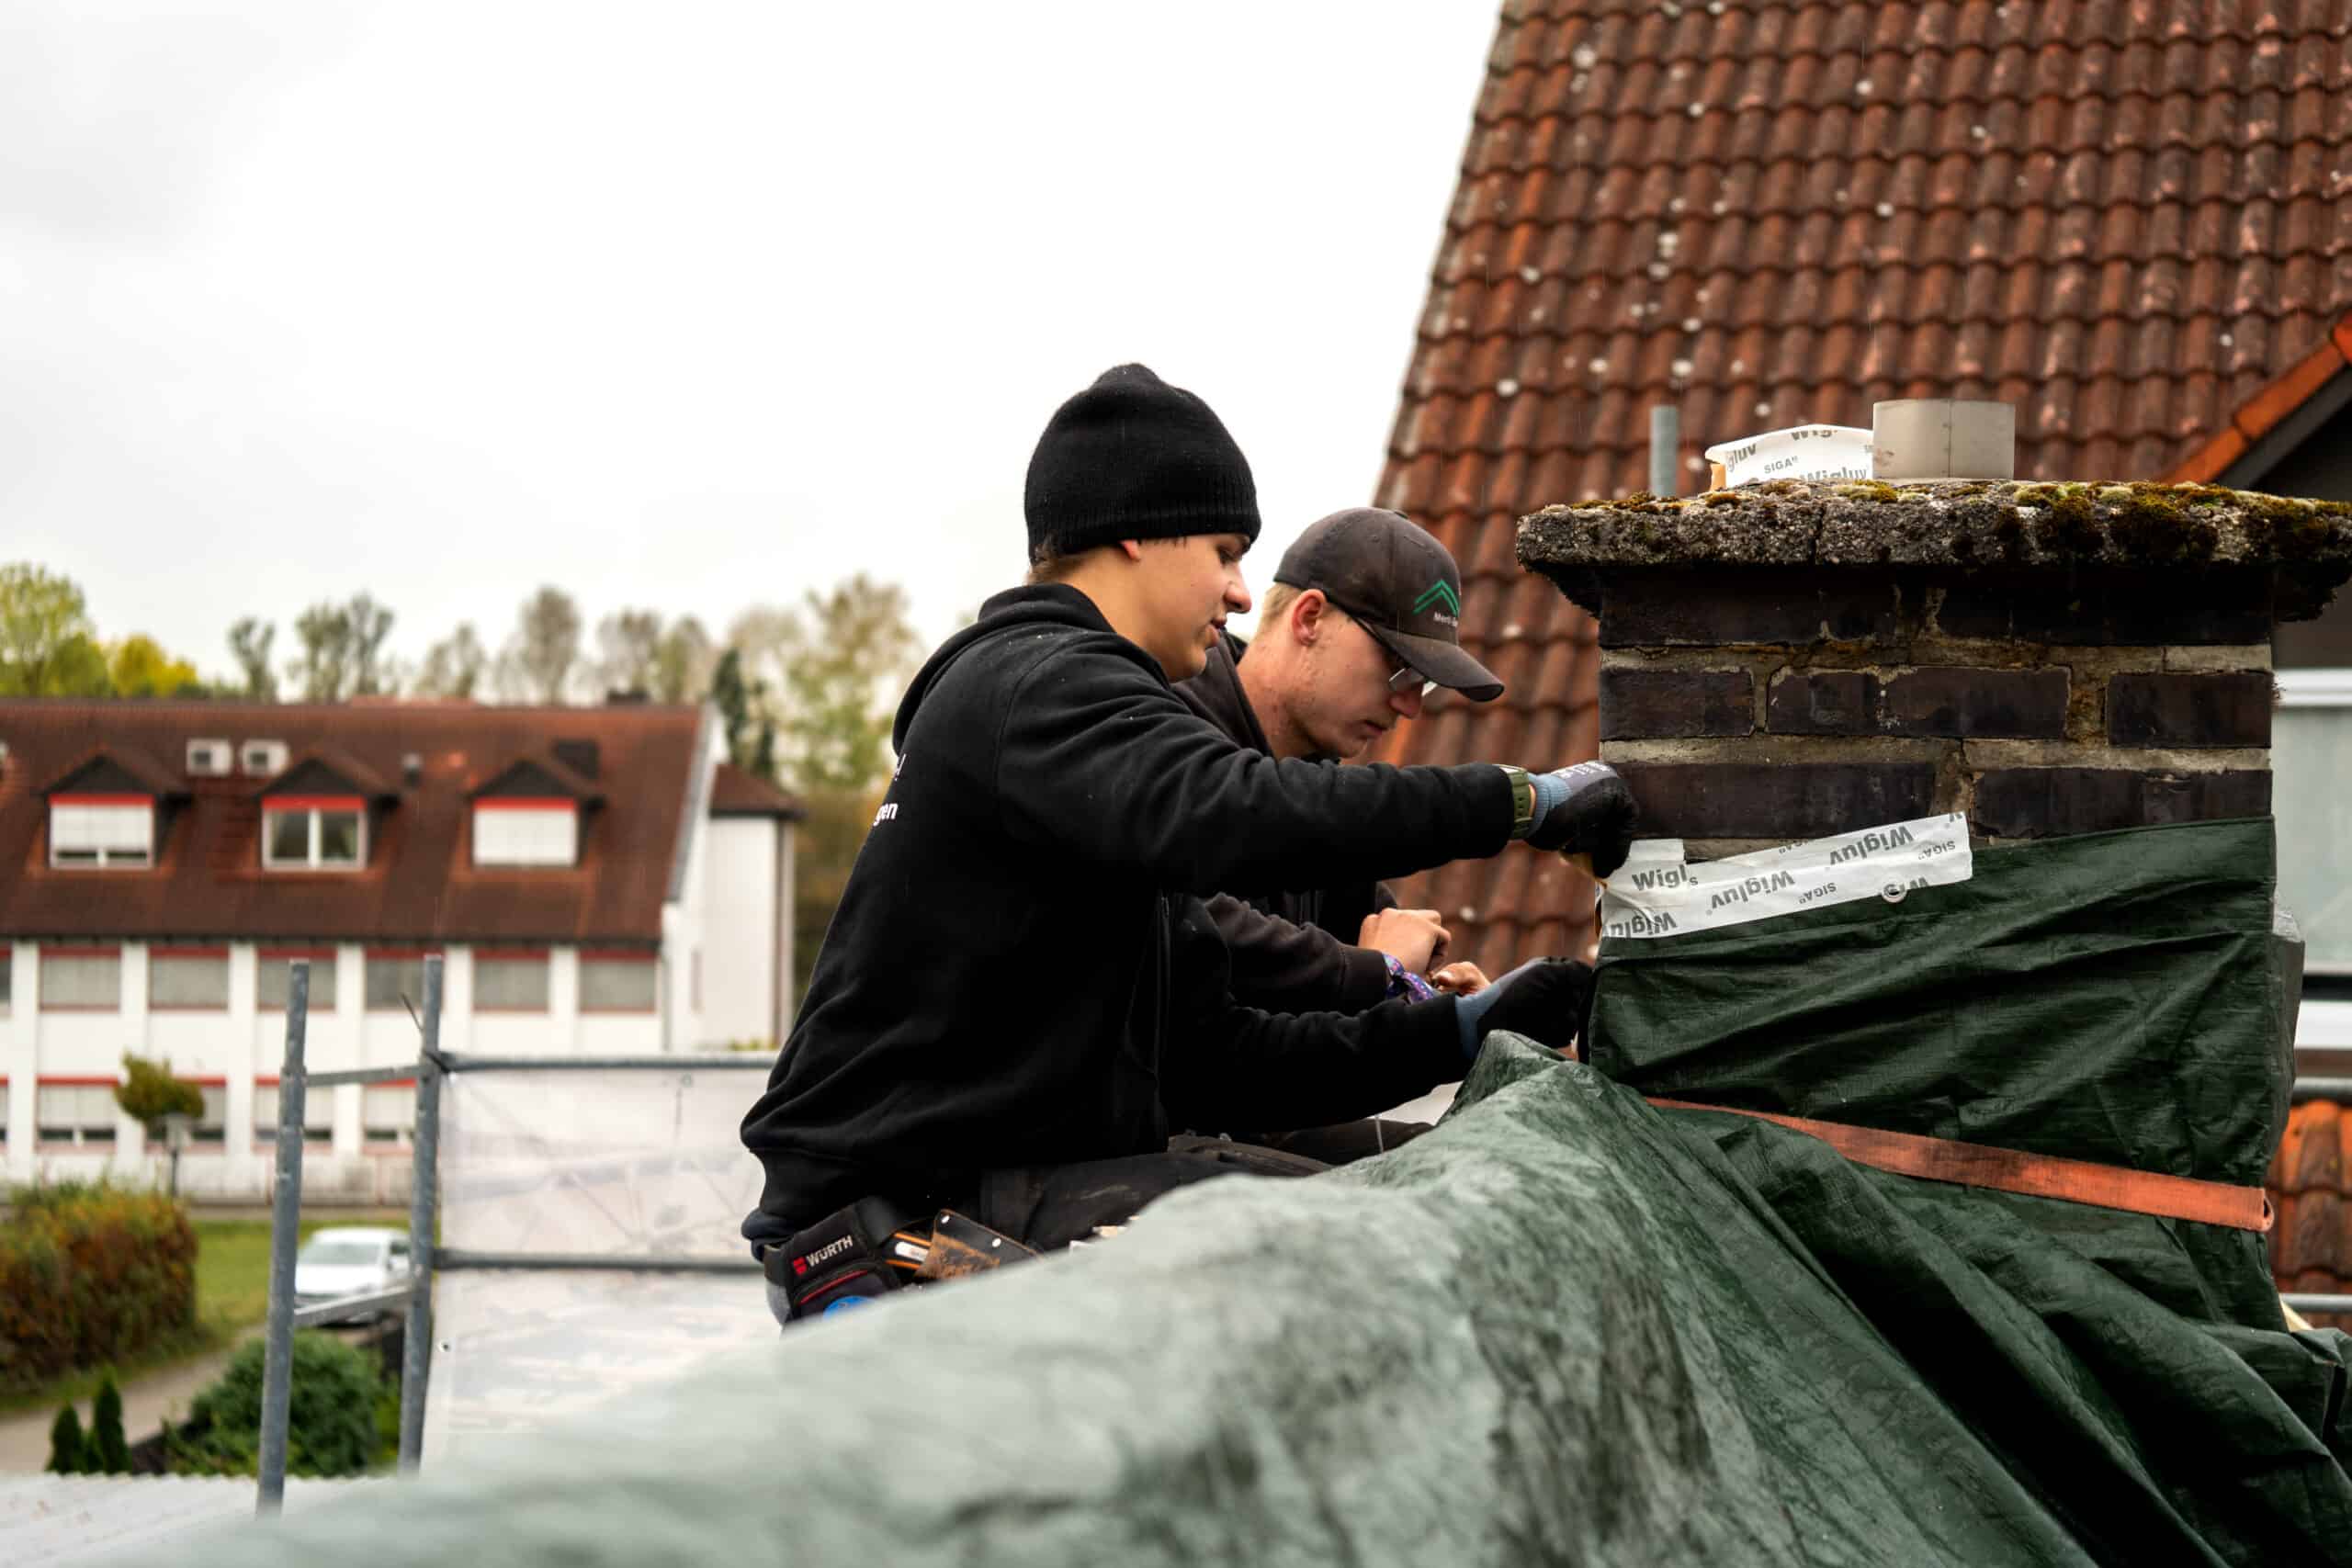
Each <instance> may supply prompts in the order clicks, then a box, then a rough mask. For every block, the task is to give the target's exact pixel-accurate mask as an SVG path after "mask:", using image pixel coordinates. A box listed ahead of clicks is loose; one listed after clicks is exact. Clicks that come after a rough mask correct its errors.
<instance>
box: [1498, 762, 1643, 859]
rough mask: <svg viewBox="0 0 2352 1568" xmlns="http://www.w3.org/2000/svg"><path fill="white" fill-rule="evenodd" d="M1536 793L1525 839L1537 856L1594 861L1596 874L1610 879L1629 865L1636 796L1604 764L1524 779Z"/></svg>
mask: <svg viewBox="0 0 2352 1568" xmlns="http://www.w3.org/2000/svg"><path fill="white" fill-rule="evenodd" d="M1526 777H1527V783H1528V785H1529V787H1530V788H1531V789H1532V791H1533V792H1534V796H1535V798H1534V803H1533V807H1534V808H1533V810H1532V812H1531V814H1530V820H1529V822H1528V825H1527V829H1526V832H1525V834H1524V835H1523V836H1524V837H1525V838H1526V840H1527V841H1528V842H1529V843H1531V844H1533V845H1534V846H1535V847H1536V848H1537V849H1539V850H1557V851H1559V852H1561V853H1562V854H1567V855H1590V856H1591V857H1592V874H1594V875H1595V876H1607V875H1608V874H1610V873H1611V872H1613V871H1615V870H1616V869H1617V868H1618V867H1619V866H1621V865H1623V864H1624V863H1625V852H1627V851H1628V850H1630V849H1632V848H1633V845H1634V794H1633V791H1631V790H1629V789H1627V788H1626V787H1625V781H1624V780H1623V779H1622V778H1619V777H1618V776H1617V770H1616V769H1614V768H1612V767H1611V766H1610V765H1609V764H1608V763H1606V762H1578V763H1577V765H1576V766H1574V767H1572V768H1561V769H1558V770H1556V771H1555V772H1553V773H1530V774H1528V775H1526Z"/></svg>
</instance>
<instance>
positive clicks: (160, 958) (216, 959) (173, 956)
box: [147, 945, 230, 1012]
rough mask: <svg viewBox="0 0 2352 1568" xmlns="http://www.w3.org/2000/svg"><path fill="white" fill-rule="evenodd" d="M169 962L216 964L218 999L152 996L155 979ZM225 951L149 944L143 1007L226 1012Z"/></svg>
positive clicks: (154, 1009)
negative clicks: (189, 999)
mask: <svg viewBox="0 0 2352 1568" xmlns="http://www.w3.org/2000/svg"><path fill="white" fill-rule="evenodd" d="M167 964H218V965H220V1000H219V1001H217V1002H167V1001H164V1000H163V999H162V998H159V997H157V996H156V995H155V989H156V987H155V982H156V980H157V979H158V978H160V977H161V976H162V974H163V972H164V966H165V965H167ZM229 986H230V980H229V950H228V949H227V948H225V947H164V946H161V945H157V946H153V947H150V948H149V949H148V950H147V1010H149V1011H150V1012H226V1011H228V1010H229Z"/></svg>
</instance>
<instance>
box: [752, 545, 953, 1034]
mask: <svg viewBox="0 0 2352 1568" xmlns="http://www.w3.org/2000/svg"><path fill="white" fill-rule="evenodd" d="M728 641H729V655H728V657H729V658H734V657H736V656H737V655H738V654H740V655H741V658H740V660H739V663H738V667H737V669H736V671H735V674H734V679H733V686H734V688H735V690H733V691H728V690H723V689H722V682H720V681H719V680H718V679H716V678H715V679H714V681H713V682H712V691H711V700H712V701H713V702H714V703H716V704H717V705H718V708H719V711H720V712H721V713H722V714H724V715H727V716H728V719H729V723H728V742H729V751H730V752H731V753H733V754H734V756H735V760H736V761H738V762H739V763H741V764H742V765H743V766H745V767H749V768H752V771H753V772H755V773H760V774H761V775H762V776H763V777H765V778H769V779H771V780H773V781H775V782H776V783H779V784H783V785H785V786H786V788H788V789H791V790H793V791H794V792H796V793H797V794H798V795H799V796H800V798H801V802H802V804H803V805H804V806H805V807H807V809H808V813H809V815H808V817H807V818H806V819H805V820H803V821H802V822H801V823H800V824H799V825H798V827H797V828H796V829H794V832H795V836H796V843H795V850H794V855H793V953H794V957H795V960H796V967H797V970H798V973H797V975H796V976H794V982H795V986H794V994H795V995H799V994H802V993H804V992H805V991H806V990H807V988H808V981H809V973H810V971H811V970H812V968H813V967H814V966H815V964H816V961H817V950H818V948H819V947H820V945H821V944H822V942H823V941H824V936H825V929H826V927H827V926H829V925H831V923H832V918H833V910H834V908H836V907H837V906H838V905H839V904H840V902H841V895H842V887H843V886H845V885H846V884H847V883H848V881H849V871H850V866H851V865H852V863H854V862H855V861H856V859H857V852H858V848H859V846H860V845H862V844H864V843H865V835H866V833H867V832H868V831H869V830H870V829H872V827H873V825H874V809H875V807H876V804H877V803H878V802H879V800H880V797H881V795H882V794H883V792H884V791H885V790H886V789H887V788H888V785H889V782H890V720H891V714H892V709H893V708H894V706H895V705H896V703H897V700H898V696H899V689H900V686H901V684H902V683H903V682H904V680H905V678H906V676H907V675H908V674H909V673H910V671H911V669H912V666H913V663H914V660H915V656H916V654H917V653H918V652H919V651H920V645H919V644H918V643H917V641H916V639H915V633H914V628H913V626H910V625H909V623H908V620H907V602H906V595H905V593H904V592H902V591H901V590H899V588H898V587H897V586H896V585H895V584H889V583H879V582H876V581H873V580H872V579H870V578H868V577H865V576H864V575H863V574H861V575H859V576H856V577H853V578H850V579H849V580H848V581H844V582H842V583H840V584H838V585H836V586H835V587H834V588H833V589H832V590H831V592H825V593H817V592H810V593H809V594H807V595H806V596H805V597H804V598H803V599H802V601H801V604H800V605H799V607H798V608H797V609H794V610H779V609H774V608H761V609H755V610H752V611H749V612H747V613H745V614H744V615H741V617H739V618H738V619H737V620H736V622H735V624H734V625H733V626H732V627H730V628H729V638H728ZM725 668H726V661H725V660H721V669H722V670H724V669H725ZM739 715H740V716H739ZM771 749H772V752H771ZM771 755H772V758H773V763H774V765H773V766H772V767H759V766H755V765H754V763H755V762H758V761H763V760H767V759H769V758H770V757H771Z"/></svg>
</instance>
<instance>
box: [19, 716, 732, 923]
mask: <svg viewBox="0 0 2352 1568" xmlns="http://www.w3.org/2000/svg"><path fill="white" fill-rule="evenodd" d="M701 723H702V718H701V713H700V711H699V710H698V709H695V708H693V707H657V706H651V705H630V706H626V707H601V708H515V707H481V706H476V705H472V704H469V703H390V704H355V705H343V706H335V705H294V704H288V705H255V704H245V703H184V702H113V703H91V702H75V701H66V700H62V699H50V700H27V699H14V700H5V701H0V743H5V744H6V747H7V757H6V763H5V764H0V936H8V937H118V938H130V939H143V938H147V937H162V936H174V937H213V938H220V937H234V938H270V939H279V938H283V939H289V940H303V939H325V940H330V941H334V940H340V941H349V942H368V941H374V942H435V941H449V942H489V941H501V942H505V941H513V942H608V943H620V944H629V943H638V942H658V941H660V940H661V935H662V902H663V900H664V899H665V898H666V897H667V896H668V893H669V889H670V886H671V882H672V873H673V863H674V862H675V861H676V858H677V856H678V854H679V852H680V846H679V831H680V826H681V824H682V822H683V821H684V818H685V809H686V805H687V801H688V798H689V795H690V785H691V784H693V783H694V781H695V768H696V762H697V760H698V758H699V757H700V755H701V752H700V744H701V740H700V738H701V733H702V731H701ZM207 738H211V739H226V740H228V741H230V742H231V743H232V745H242V743H243V742H244V741H247V740H261V739H268V740H282V741H284V742H286V744H287V748H288V761H289V764H290V768H291V769H294V770H299V769H300V768H302V767H303V766H305V765H306V763H305V760H306V759H321V758H332V759H334V760H335V762H334V765H335V766H336V768H337V769H338V771H340V772H343V773H345V774H346V775H348V774H350V773H355V772H356V773H359V774H361V775H363V776H364V777H365V778H367V779H368V780H371V781H381V782H382V784H383V787H384V788H385V790H386V791H387V792H388V793H389V795H390V799H389V801H388V802H387V803H386V804H385V805H384V806H382V807H380V808H379V810H378V811H377V812H376V815H375V817H374V818H373V820H372V823H371V825H370V827H369V829H368V840H369V843H368V866H367V868H366V869H365V870H363V871H359V872H355V873H337V872H317V873H298V872H273V871H266V870H264V869H263V867H262V863H261V849H260V838H259V835H260V831H261V795H262V792H263V791H264V789H265V788H266V787H268V784H269V783H270V781H268V780H266V779H259V778H254V777H250V776H247V775H245V774H243V773H232V774H231V775H230V776H228V777H226V778H197V777H190V776H189V775H188V774H187V772H186V771H185V767H184V763H185V761H186V758H187V743H188V742H189V741H190V740H194V739H207ZM559 740H589V741H594V743H595V747H596V750H595V755H596V757H597V759H598V775H597V780H596V784H595V791H596V794H597V795H600V796H601V797H602V798H601V801H600V802H599V803H597V804H595V805H594V806H592V807H590V808H589V809H588V810H586V811H585V812H584V814H583V815H582V819H581V827H580V863H579V865H578V866H577V867H574V868H571V869H537V868H530V869H507V868H496V867H482V868H479V869H478V868H476V867H475V866H474V865H473V863H472V856H471V852H470V850H469V837H468V819H469V808H468V805H467V801H468V797H469V795H470V794H471V793H472V792H473V791H474V790H476V789H477V788H479V787H480V786H481V784H485V783H487V782H488V781H489V780H491V779H492V778H494V777H495V776H497V775H498V774H500V773H504V772H506V771H508V770H509V769H511V768H512V767H513V766H514V764H515V763H516V762H517V761H532V762H535V763H537V764H540V765H541V766H542V767H543V768H544V769H545V770H546V771H547V772H548V773H550V774H557V775H560V776H567V777H569V776H573V775H572V774H571V773H570V772H569V771H567V770H564V769H563V765H562V764H561V763H560V762H558V761H556V760H555V757H554V754H553V750H552V748H553V746H554V745H555V743H556V742H558V741H559ZM100 751H104V752H106V753H107V754H110V755H115V756H120V757H124V758H130V757H136V758H139V759H141V763H142V767H143V769H144V770H145V771H146V772H148V773H153V774H157V775H160V776H161V777H162V778H163V779H164V781H166V782H167V783H168V784H169V785H170V787H171V789H172V790H173V791H174V792H176V793H182V794H184V795H185V798H184V799H182V800H181V801H180V802H179V803H178V804H177V806H176V807H175V809H173V810H171V811H169V812H168V813H166V815H165V818H164V822H163V825H162V827H161V829H160V835H161V836H160V841H159V842H158V845H157V856H156V863H155V865H154V866H153V868H152V869H130V870H104V871H95V870H71V869H69V870H52V869H51V867H50V864H49V855H48V818H49V814H48V812H47V810H46V809H45V807H44V803H43V801H42V799H41V798H40V790H41V789H42V788H43V787H44V786H45V785H46V784H49V783H50V782H51V781H52V780H54V779H56V778H58V777H60V776H61V775H62V774H63V773H65V772H66V770H67V769H68V768H70V767H72V766H74V764H76V763H77V762H79V761H84V760H86V759H87V758H89V757H90V756H92V755H93V754H94V753H97V752H100ZM411 753H413V754H415V755H416V756H417V757H418V759H419V761H420V764H421V770H422V771H421V774H420V780H419V782H418V783H417V784H414V785H413V786H412V785H409V784H406V783H405V782H404V779H405V774H404V759H405V758H407V757H408V756H409V755H410V754H411Z"/></svg>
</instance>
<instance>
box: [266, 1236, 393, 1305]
mask: <svg viewBox="0 0 2352 1568" xmlns="http://www.w3.org/2000/svg"><path fill="white" fill-rule="evenodd" d="M406 1283H408V1232H406V1231H403V1230H394V1229H391V1228H390V1227H389V1226H383V1225H329V1226H327V1227H326V1228H325V1229H323V1230H319V1231H313V1232H312V1233H311V1239H310V1240H308V1241H306V1242H304V1243H303V1244H302V1249H301V1250H300V1252H297V1253H296V1254H295V1255H294V1304H295V1305H296V1306H298V1307H306V1306H314V1305H316V1304H317V1303H321V1302H331V1301H337V1300H340V1299H341V1298H343V1297H345V1296H366V1295H374V1294H376V1293H378V1292H383V1291H392V1290H398V1289H399V1288H400V1287H401V1286H402V1285H404V1284H406ZM355 1315H356V1316H358V1317H370V1316H373V1315H375V1314H373V1313H361V1314H355Z"/></svg>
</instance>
